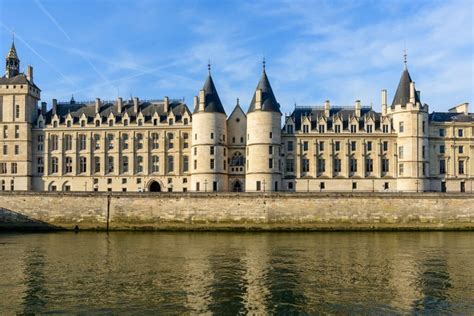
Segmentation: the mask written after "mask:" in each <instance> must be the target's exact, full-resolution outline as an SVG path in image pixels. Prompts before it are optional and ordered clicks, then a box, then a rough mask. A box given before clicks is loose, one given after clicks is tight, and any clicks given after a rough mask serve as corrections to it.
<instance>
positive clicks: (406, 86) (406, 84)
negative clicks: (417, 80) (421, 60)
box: [392, 68, 420, 106]
mask: <svg viewBox="0 0 474 316" xmlns="http://www.w3.org/2000/svg"><path fill="white" fill-rule="evenodd" d="M412 82H413V81H412V80H411V77H410V73H409V72H408V69H407V68H405V69H404V70H403V72H402V76H401V77H400V82H399V83H398V88H397V92H396V93H395V97H394V98H393V102H392V106H395V105H397V104H400V105H402V106H405V105H406V104H407V103H409V102H410V83H412ZM415 102H420V98H419V96H418V93H416V92H415Z"/></svg>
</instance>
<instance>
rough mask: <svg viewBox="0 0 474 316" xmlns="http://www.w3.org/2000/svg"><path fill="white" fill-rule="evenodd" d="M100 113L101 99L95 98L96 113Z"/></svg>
mask: <svg viewBox="0 0 474 316" xmlns="http://www.w3.org/2000/svg"><path fill="white" fill-rule="evenodd" d="M99 112H100V98H95V113H96V114H97V113H99Z"/></svg>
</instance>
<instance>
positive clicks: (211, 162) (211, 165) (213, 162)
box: [209, 159, 216, 169]
mask: <svg viewBox="0 0 474 316" xmlns="http://www.w3.org/2000/svg"><path fill="white" fill-rule="evenodd" d="M215 166H216V164H215V161H214V159H211V160H209V168H210V169H214V168H215Z"/></svg>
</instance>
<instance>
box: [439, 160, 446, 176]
mask: <svg viewBox="0 0 474 316" xmlns="http://www.w3.org/2000/svg"><path fill="white" fill-rule="evenodd" d="M445 173H446V160H445V159H440V160H439V174H445Z"/></svg>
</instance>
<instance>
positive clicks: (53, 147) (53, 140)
mask: <svg viewBox="0 0 474 316" xmlns="http://www.w3.org/2000/svg"><path fill="white" fill-rule="evenodd" d="M51 150H58V136H57V135H52V136H51Z"/></svg>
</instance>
